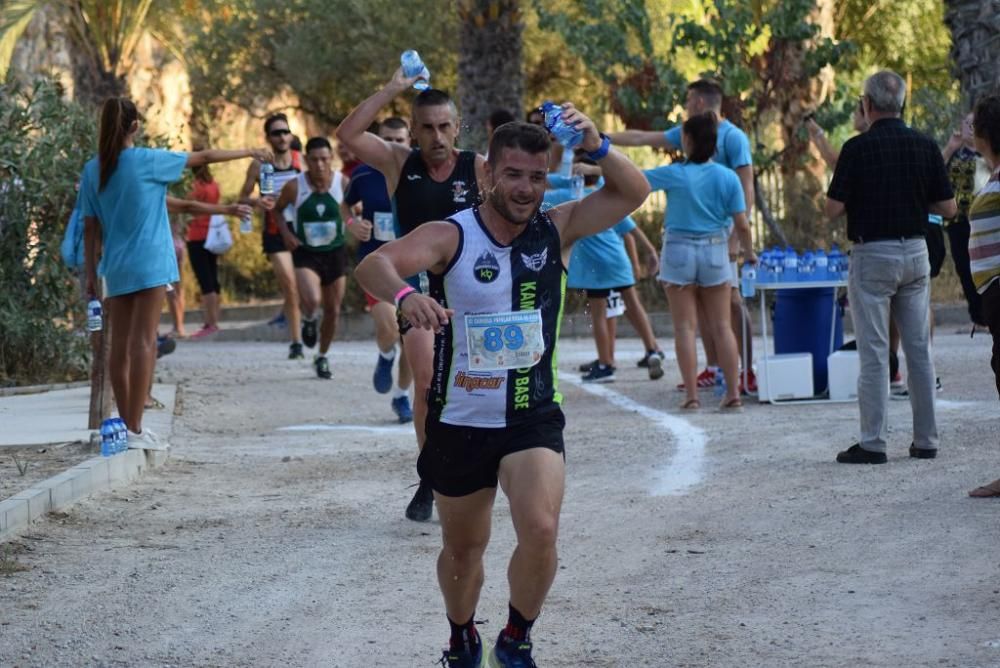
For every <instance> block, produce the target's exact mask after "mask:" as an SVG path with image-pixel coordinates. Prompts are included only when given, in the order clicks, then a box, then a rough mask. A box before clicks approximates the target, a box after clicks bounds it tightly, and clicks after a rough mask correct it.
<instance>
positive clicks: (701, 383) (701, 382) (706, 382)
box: [677, 367, 715, 392]
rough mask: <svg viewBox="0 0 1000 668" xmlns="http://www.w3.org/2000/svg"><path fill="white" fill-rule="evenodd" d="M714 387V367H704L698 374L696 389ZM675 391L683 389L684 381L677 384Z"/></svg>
mask: <svg viewBox="0 0 1000 668" xmlns="http://www.w3.org/2000/svg"><path fill="white" fill-rule="evenodd" d="M714 387H715V369H710V368H708V367H705V370H704V371H702V372H701V373H699V374H698V389H699V390H707V389H711V388H714ZM677 391H678V392H683V391H684V383H680V384H678V385H677Z"/></svg>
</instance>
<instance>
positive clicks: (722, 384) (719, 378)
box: [715, 369, 726, 398]
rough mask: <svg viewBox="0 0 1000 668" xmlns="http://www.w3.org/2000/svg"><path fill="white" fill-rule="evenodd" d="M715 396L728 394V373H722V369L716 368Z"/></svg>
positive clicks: (720, 396)
mask: <svg viewBox="0 0 1000 668" xmlns="http://www.w3.org/2000/svg"><path fill="white" fill-rule="evenodd" d="M715 396H717V397H719V398H722V397H724V396H726V374H724V373H722V369H716V370H715Z"/></svg>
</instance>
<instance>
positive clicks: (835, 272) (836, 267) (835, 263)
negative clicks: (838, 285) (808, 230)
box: [827, 244, 844, 281]
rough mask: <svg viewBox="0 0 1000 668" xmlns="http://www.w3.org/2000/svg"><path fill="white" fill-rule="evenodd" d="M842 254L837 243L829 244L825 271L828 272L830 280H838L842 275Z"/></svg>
mask: <svg viewBox="0 0 1000 668" xmlns="http://www.w3.org/2000/svg"><path fill="white" fill-rule="evenodd" d="M843 258H844V256H843V254H841V252H840V248H839V247H838V246H837V244H833V245H831V246H830V254H829V255H828V256H827V271H828V272H829V274H830V280H833V281H839V280H841V279H842V278H843V277H844V276H843Z"/></svg>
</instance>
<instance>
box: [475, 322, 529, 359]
mask: <svg viewBox="0 0 1000 668" xmlns="http://www.w3.org/2000/svg"><path fill="white" fill-rule="evenodd" d="M523 345H524V332H522V331H521V328H520V327H518V326H517V325H507V326H506V327H503V328H501V327H487V328H486V330H485V331H484V332H483V347H484V348H486V350H488V351H489V352H491V353H496V352H500V351H501V350H503V349H504V348H505V347H506V348H507V349H508V350H519V349H520V348H521V346H523Z"/></svg>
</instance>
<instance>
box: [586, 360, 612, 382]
mask: <svg viewBox="0 0 1000 668" xmlns="http://www.w3.org/2000/svg"><path fill="white" fill-rule="evenodd" d="M580 380H582V381H583V382H585V383H613V382H614V380H615V368H614V367H613V366H604V365H603V364H598V365H597V366H595V367H593V368H592V369H591V370H590V371H589V372H588V373H585V374H584V375H583V377H582V378H581V379H580Z"/></svg>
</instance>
